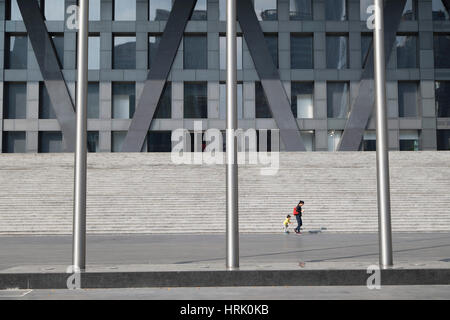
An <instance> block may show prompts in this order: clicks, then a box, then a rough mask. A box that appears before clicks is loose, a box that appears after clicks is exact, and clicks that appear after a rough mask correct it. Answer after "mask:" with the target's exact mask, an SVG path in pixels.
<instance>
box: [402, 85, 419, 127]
mask: <svg viewBox="0 0 450 320" xmlns="http://www.w3.org/2000/svg"><path fill="white" fill-rule="evenodd" d="M418 100H419V99H418V83H416V82H402V81H399V82H398V116H399V117H401V118H402V117H403V118H405V117H417V116H418V113H419V106H418V104H419V102H418Z"/></svg>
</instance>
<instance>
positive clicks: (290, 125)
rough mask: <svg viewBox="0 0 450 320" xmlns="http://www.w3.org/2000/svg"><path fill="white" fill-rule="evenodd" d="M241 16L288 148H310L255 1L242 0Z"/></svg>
mask: <svg viewBox="0 0 450 320" xmlns="http://www.w3.org/2000/svg"><path fill="white" fill-rule="evenodd" d="M236 4H237V18H238V21H239V24H240V25H241V29H242V33H243V34H244V38H245V42H246V43H247V46H248V48H249V51H250V54H251V56H252V59H253V62H254V64H255V68H256V71H257V72H258V75H259V77H260V79H261V84H262V86H263V89H264V92H265V93H266V97H267V101H268V103H269V107H270V110H271V111H272V116H273V118H274V120H275V122H276V124H277V126H278V128H279V130H280V137H281V140H282V141H283V142H284V146H285V148H286V151H306V149H305V146H304V145H303V141H302V137H301V135H300V131H299V127H298V125H297V121H296V120H295V118H294V116H293V114H292V111H291V104H290V102H289V98H288V96H287V94H286V91H285V90H284V88H283V85H282V83H281V80H280V75H279V73H278V70H277V68H276V66H275V65H274V63H273V60H272V56H271V55H270V52H269V49H268V48H267V45H266V40H265V39H264V33H263V31H262V29H261V26H260V24H259V21H258V18H257V17H256V14H255V10H254V8H253V4H252V2H251V0H238V1H236Z"/></svg>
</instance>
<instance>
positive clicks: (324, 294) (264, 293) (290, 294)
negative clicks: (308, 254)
mask: <svg viewBox="0 0 450 320" xmlns="http://www.w3.org/2000/svg"><path fill="white" fill-rule="evenodd" d="M2 299H4V300H18V299H20V300H22V299H23V300H40V299H45V300H52V299H58V300H79V299H86V300H91V299H92V300H94V299H108V300H115V299H121V300H123V299H133V300H148V299H150V300H159V299H163V300H297V299H298V300H303V299H329V300H334V299H345V300H347V299H348V300H352V299H367V300H372V299H389V300H391V299H393V300H395V299H433V300H435V299H446V300H448V299H450V286H386V287H382V288H381V289H380V290H369V289H367V288H366V287H251V288H243V287H237V288H236V287H234V288H150V289H108V290H104V289H102V290H33V291H30V290H20V291H0V300H2Z"/></svg>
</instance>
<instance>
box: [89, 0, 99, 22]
mask: <svg viewBox="0 0 450 320" xmlns="http://www.w3.org/2000/svg"><path fill="white" fill-rule="evenodd" d="M100 2H101V0H89V21H100V19H101V16H100V13H101V9H100Z"/></svg>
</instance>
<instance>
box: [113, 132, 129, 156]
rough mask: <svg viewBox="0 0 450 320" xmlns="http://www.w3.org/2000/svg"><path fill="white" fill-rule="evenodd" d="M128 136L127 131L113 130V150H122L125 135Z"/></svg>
mask: <svg viewBox="0 0 450 320" xmlns="http://www.w3.org/2000/svg"><path fill="white" fill-rule="evenodd" d="M126 136H127V132H126V131H113V132H112V133H111V151H112V152H121V151H122V146H123V142H124V141H125V137H126Z"/></svg>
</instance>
